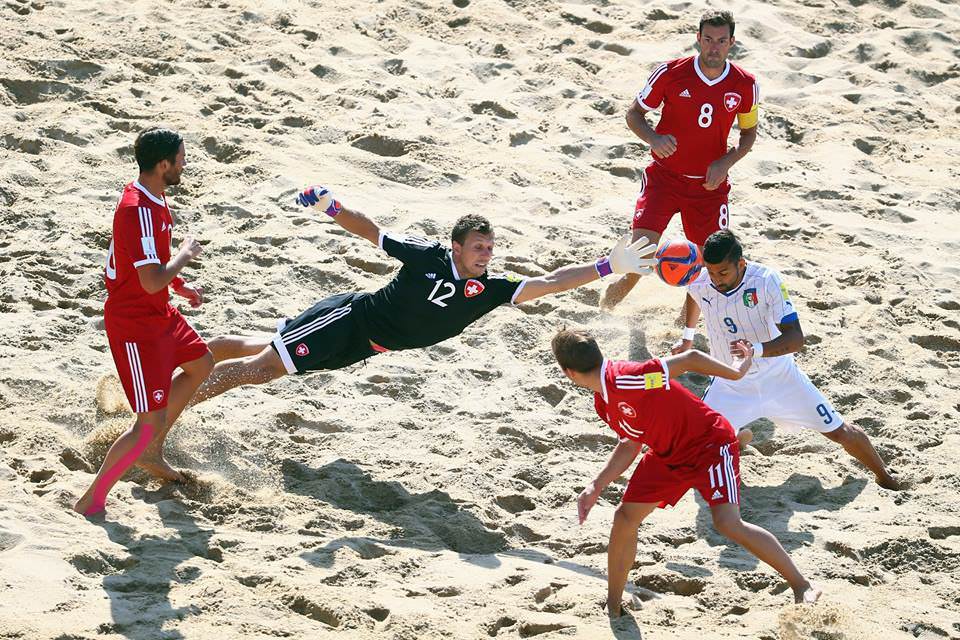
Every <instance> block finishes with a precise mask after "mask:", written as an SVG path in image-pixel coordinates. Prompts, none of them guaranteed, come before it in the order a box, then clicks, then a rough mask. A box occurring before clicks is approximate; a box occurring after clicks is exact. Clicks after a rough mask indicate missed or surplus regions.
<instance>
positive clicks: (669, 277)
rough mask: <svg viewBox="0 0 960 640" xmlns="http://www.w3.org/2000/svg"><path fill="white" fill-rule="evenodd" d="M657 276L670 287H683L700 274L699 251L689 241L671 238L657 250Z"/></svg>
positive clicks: (700, 261) (700, 260) (701, 264)
mask: <svg viewBox="0 0 960 640" xmlns="http://www.w3.org/2000/svg"><path fill="white" fill-rule="evenodd" d="M656 259H657V275H658V276H660V279H661V280H663V281H664V282H666V283H667V284H668V285H670V286H671V287H685V286H687V285H688V284H690V283H691V282H693V280H694V279H695V278H696V277H697V276H698V275H699V274H700V269H702V268H703V259H702V258H701V257H700V249H699V248H697V245H695V244H693V243H692V242H690V241H689V240H684V239H678V238H672V239H669V240H666V241H664V242H663V243H662V244H661V245H660V247H659V248H658V249H657V253H656Z"/></svg>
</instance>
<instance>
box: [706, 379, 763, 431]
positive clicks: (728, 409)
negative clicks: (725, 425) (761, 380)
mask: <svg viewBox="0 0 960 640" xmlns="http://www.w3.org/2000/svg"><path fill="white" fill-rule="evenodd" d="M702 400H703V401H704V402H705V403H706V404H707V406H708V407H710V408H711V409H713V410H714V411H716V412H717V413H719V414H720V415H722V416H723V417H724V418H726V419H727V420H728V421H729V422H730V425H731V426H732V427H733V430H734V432H736V434H737V441H738V442H739V443H740V447H741V448H742V447H744V446H746V445H747V444H748V443H750V442H751V441H752V440H753V432H752V431H750V429H747V428H746V425H748V424H750V423H751V422H753V421H754V420H756V419H758V418H762V417H763V416H764V413H763V399H762V396H761V395H760V393H759V392H758V391H757V389H756V387H755V386H754V385H753V383H751V382H750V381H749V380H724V379H722V378H714V379H713V380H712V381H711V382H710V386H708V387H707V389H706V390H705V391H704V392H703V398H702Z"/></svg>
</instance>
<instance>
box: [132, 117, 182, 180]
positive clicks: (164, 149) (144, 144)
mask: <svg viewBox="0 0 960 640" xmlns="http://www.w3.org/2000/svg"><path fill="white" fill-rule="evenodd" d="M181 144H183V136H181V135H180V134H179V133H177V132H176V131H171V130H170V129H166V128H164V127H150V128H149V129H144V130H143V131H141V132H140V135H138V136H137V141H136V142H134V143H133V155H134V156H136V158H137V166H139V167H140V171H141V172H143V171H150V170H152V169H153V168H154V167H155V166H157V165H158V164H160V162H161V161H162V160H169V161H170V162H171V163H174V162H176V161H177V152H178V151H179V150H180V145H181Z"/></svg>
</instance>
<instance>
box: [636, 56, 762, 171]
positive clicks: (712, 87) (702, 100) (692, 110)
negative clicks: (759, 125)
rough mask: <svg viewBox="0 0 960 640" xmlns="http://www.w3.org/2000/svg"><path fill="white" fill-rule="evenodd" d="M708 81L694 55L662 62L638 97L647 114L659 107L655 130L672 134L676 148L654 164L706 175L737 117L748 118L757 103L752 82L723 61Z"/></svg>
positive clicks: (754, 80) (721, 150)
mask: <svg viewBox="0 0 960 640" xmlns="http://www.w3.org/2000/svg"><path fill="white" fill-rule="evenodd" d="M726 65H727V66H726V68H725V69H724V70H723V73H721V74H720V75H719V76H717V78H715V79H714V80H710V79H709V78H707V76H705V75H704V74H703V71H701V70H700V62H699V58H698V57H697V56H693V57H690V58H680V59H678V60H671V61H670V62H664V63H663V64H661V65H660V66H659V67H657V68H656V69H655V70H654V71H653V73H652V74H651V75H650V79H649V80H647V84H646V86H645V87H644V88H643V89H641V90H640V92H639V93H638V94H637V102H638V103H639V104H640V106H641V107H643V108H644V109H646V110H647V111H653V110H654V109H656V108H657V107H659V106H660V105H661V104H663V110H662V111H661V113H660V122H658V123H657V128H656V131H657V133H659V134H660V135H667V134H669V135H672V136H673V137H674V138H676V140H677V150H676V151H675V152H674V153H673V155H671V156H669V157H667V158H657V157H656V156H654V160H655V161H656V162H658V163H660V164H662V165H663V166H664V167H666V168H667V169H669V170H671V171H673V172H674V173H679V174H681V175H685V176H687V177H689V178H702V177H705V176H706V175H707V167H709V166H710V163H711V162H713V161H714V160H716V159H718V158H719V157H720V156H722V155H724V154H725V153H726V152H727V136H729V135H730V127H731V126H733V120H734V118H735V117H736V116H737V115H738V114H747V113H750V111H751V110H752V109H753V108H754V107H755V106H756V105H757V104H758V103H759V102H760V89H759V88H758V86H757V81H756V78H754V77H753V76H752V75H751V74H749V73H747V72H746V71H744V70H743V69H741V68H740V67H738V66H737V65H735V64H730V62H727V63H726Z"/></svg>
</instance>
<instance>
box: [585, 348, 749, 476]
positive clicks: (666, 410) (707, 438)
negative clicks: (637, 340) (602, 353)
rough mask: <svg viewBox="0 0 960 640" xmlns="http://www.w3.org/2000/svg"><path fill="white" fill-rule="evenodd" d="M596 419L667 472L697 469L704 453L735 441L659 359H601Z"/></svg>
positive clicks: (720, 418)
mask: <svg viewBox="0 0 960 640" xmlns="http://www.w3.org/2000/svg"><path fill="white" fill-rule="evenodd" d="M600 377H601V380H602V382H601V384H602V387H601V388H602V390H603V393H595V394H594V397H593V400H594V404H595V406H596V408H597V414H598V415H599V416H600V418H602V419H603V421H604V422H606V423H607V425H609V427H610V428H611V429H613V430H614V431H616V432H617V435H619V436H620V438H621V439H624V438H626V439H629V440H635V441H637V442H641V443H643V444H645V445H647V446H648V447H650V449H651V450H652V451H653V453H655V454H656V455H658V456H659V457H661V458H662V459H663V462H664V463H665V464H668V465H670V466H671V467H677V466H686V465H694V464H696V463H697V462H698V461H699V460H700V459H701V457H702V455H703V450H704V449H705V448H706V447H709V446H716V445H717V444H723V443H727V442H736V440H737V436H736V433H735V432H734V431H733V427H731V426H730V423H729V422H727V420H726V418H724V417H723V416H722V415H720V414H719V413H717V412H716V411H714V410H713V409H711V408H710V407H708V406H707V405H706V404H704V403H703V401H702V400H700V399H699V398H697V397H696V396H695V395H693V394H692V393H690V392H689V391H688V390H687V389H685V388H684V387H683V385H681V384H680V383H679V382H676V381H672V382H671V380H670V371H669V370H668V369H667V365H666V364H664V362H663V361H662V360H660V359H659V358H653V359H652V360H647V361H646V362H630V361H628V360H621V361H612V360H604V361H603V366H602V367H601V369H600Z"/></svg>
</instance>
